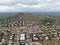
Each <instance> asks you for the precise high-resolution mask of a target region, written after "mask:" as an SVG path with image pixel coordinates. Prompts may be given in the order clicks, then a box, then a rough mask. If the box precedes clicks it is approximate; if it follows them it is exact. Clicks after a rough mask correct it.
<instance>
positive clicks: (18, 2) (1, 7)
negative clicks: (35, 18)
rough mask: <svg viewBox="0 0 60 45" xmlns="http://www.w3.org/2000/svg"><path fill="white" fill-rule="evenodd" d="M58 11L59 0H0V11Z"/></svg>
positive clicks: (59, 7)
mask: <svg viewBox="0 0 60 45" xmlns="http://www.w3.org/2000/svg"><path fill="white" fill-rule="evenodd" d="M14 11H20V12H21V11H23V12H24V11H38V12H39V11H60V0H0V12H14Z"/></svg>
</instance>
